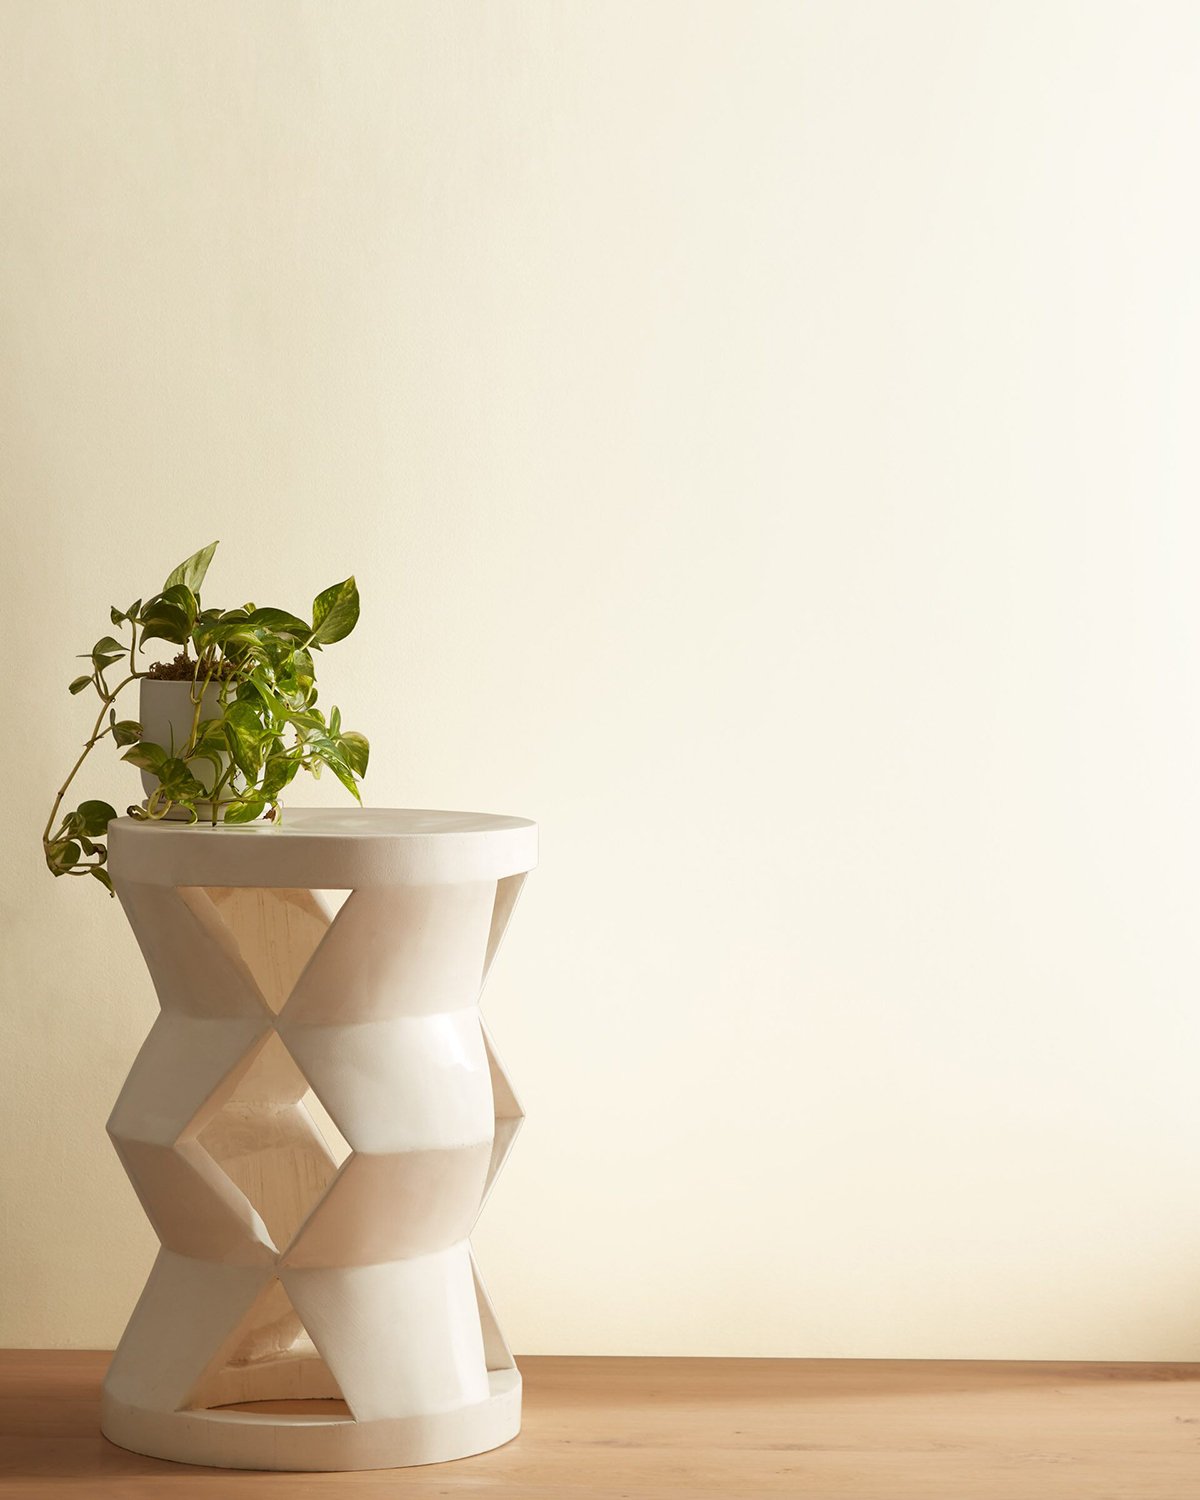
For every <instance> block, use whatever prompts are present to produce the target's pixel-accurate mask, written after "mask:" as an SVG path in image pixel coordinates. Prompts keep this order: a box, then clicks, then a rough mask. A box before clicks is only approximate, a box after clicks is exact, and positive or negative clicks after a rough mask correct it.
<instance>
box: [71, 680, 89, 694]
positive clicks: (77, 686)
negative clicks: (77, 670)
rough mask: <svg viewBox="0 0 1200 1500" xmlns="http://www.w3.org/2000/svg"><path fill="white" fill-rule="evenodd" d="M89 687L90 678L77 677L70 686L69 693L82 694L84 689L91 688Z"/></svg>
mask: <svg viewBox="0 0 1200 1500" xmlns="http://www.w3.org/2000/svg"><path fill="white" fill-rule="evenodd" d="M91 685H92V679H91V678H90V677H77V678H76V679H75V681H74V682H73V683H72V684H71V687H70V691H71V692H72V693H82V692H83V690H84V688H85V687H91Z"/></svg>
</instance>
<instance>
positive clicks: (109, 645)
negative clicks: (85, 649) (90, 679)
mask: <svg viewBox="0 0 1200 1500" xmlns="http://www.w3.org/2000/svg"><path fill="white" fill-rule="evenodd" d="M124 655H125V647H124V646H122V644H121V643H120V641H114V640H113V638H112V636H111V635H105V636H101V638H100V639H99V640H98V641H97V642H96V644H95V645H94V646H93V647H92V663H93V665H94V666H95V667H96V668H97V669H103V668H104V667H108V666H111V665H112V663H113V662H115V661H120V660H121V658H122V657H123V656H124Z"/></svg>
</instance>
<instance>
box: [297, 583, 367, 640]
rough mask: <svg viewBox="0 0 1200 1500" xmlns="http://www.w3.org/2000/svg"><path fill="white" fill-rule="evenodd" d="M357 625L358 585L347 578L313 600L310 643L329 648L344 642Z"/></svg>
mask: <svg viewBox="0 0 1200 1500" xmlns="http://www.w3.org/2000/svg"><path fill="white" fill-rule="evenodd" d="M357 624H358V585H357V584H356V583H355V582H354V579H353V578H352V577H351V578H347V579H346V580H345V581H344V582H343V583H335V584H333V585H331V586H330V587H329V588H327V589H325V590H324V591H323V592H322V593H320V594H318V595H317V597H316V598H315V599H314V600H313V627H312V635H311V636H310V637H309V641H310V643H313V644H315V645H318V646H331V645H333V643H334V641H340V640H344V639H345V637H346V636H348V635H349V634H350V632H351V631H352V630H353V629H354V627H355V625H357Z"/></svg>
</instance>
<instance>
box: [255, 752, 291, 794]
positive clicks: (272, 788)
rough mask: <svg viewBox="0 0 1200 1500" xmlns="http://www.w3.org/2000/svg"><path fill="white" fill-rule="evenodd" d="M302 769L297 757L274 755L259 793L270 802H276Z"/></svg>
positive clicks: (269, 762)
mask: <svg viewBox="0 0 1200 1500" xmlns="http://www.w3.org/2000/svg"><path fill="white" fill-rule="evenodd" d="M299 769H300V761H299V758H298V757H297V756H292V755H273V756H272V757H271V758H270V759H269V760H268V761H267V766H266V771H265V773H264V775H263V779H262V785H261V786H260V787H259V791H260V792H261V793H262V795H263V796H264V797H265V798H266V799H267V801H268V802H274V801H275V799H276V798H277V797H278V796H279V794H280V792H282V791H283V789H284V787H285V786H287V785H288V783H289V782H290V781H291V780H292V778H293V777H294V776H295V774H296V772H297V771H298V770H299Z"/></svg>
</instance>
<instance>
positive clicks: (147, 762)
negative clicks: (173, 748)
mask: <svg viewBox="0 0 1200 1500" xmlns="http://www.w3.org/2000/svg"><path fill="white" fill-rule="evenodd" d="M121 759H122V760H127V761H128V762H129V763H130V765H133V766H140V767H141V769H142V770H143V771H153V773H154V774H155V775H156V776H157V775H158V773H159V772H160V771H161V770H162V768H163V766H164V764H165V763H166V760H167V752H166V751H165V750H164V749H163V747H162V746H161V745H156V744H155V743H154V741H153V740H142V741H141V743H140V744H137V745H134V747H133V748H132V749H131V750H126V752H125V754H124V755H122V757H121Z"/></svg>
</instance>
